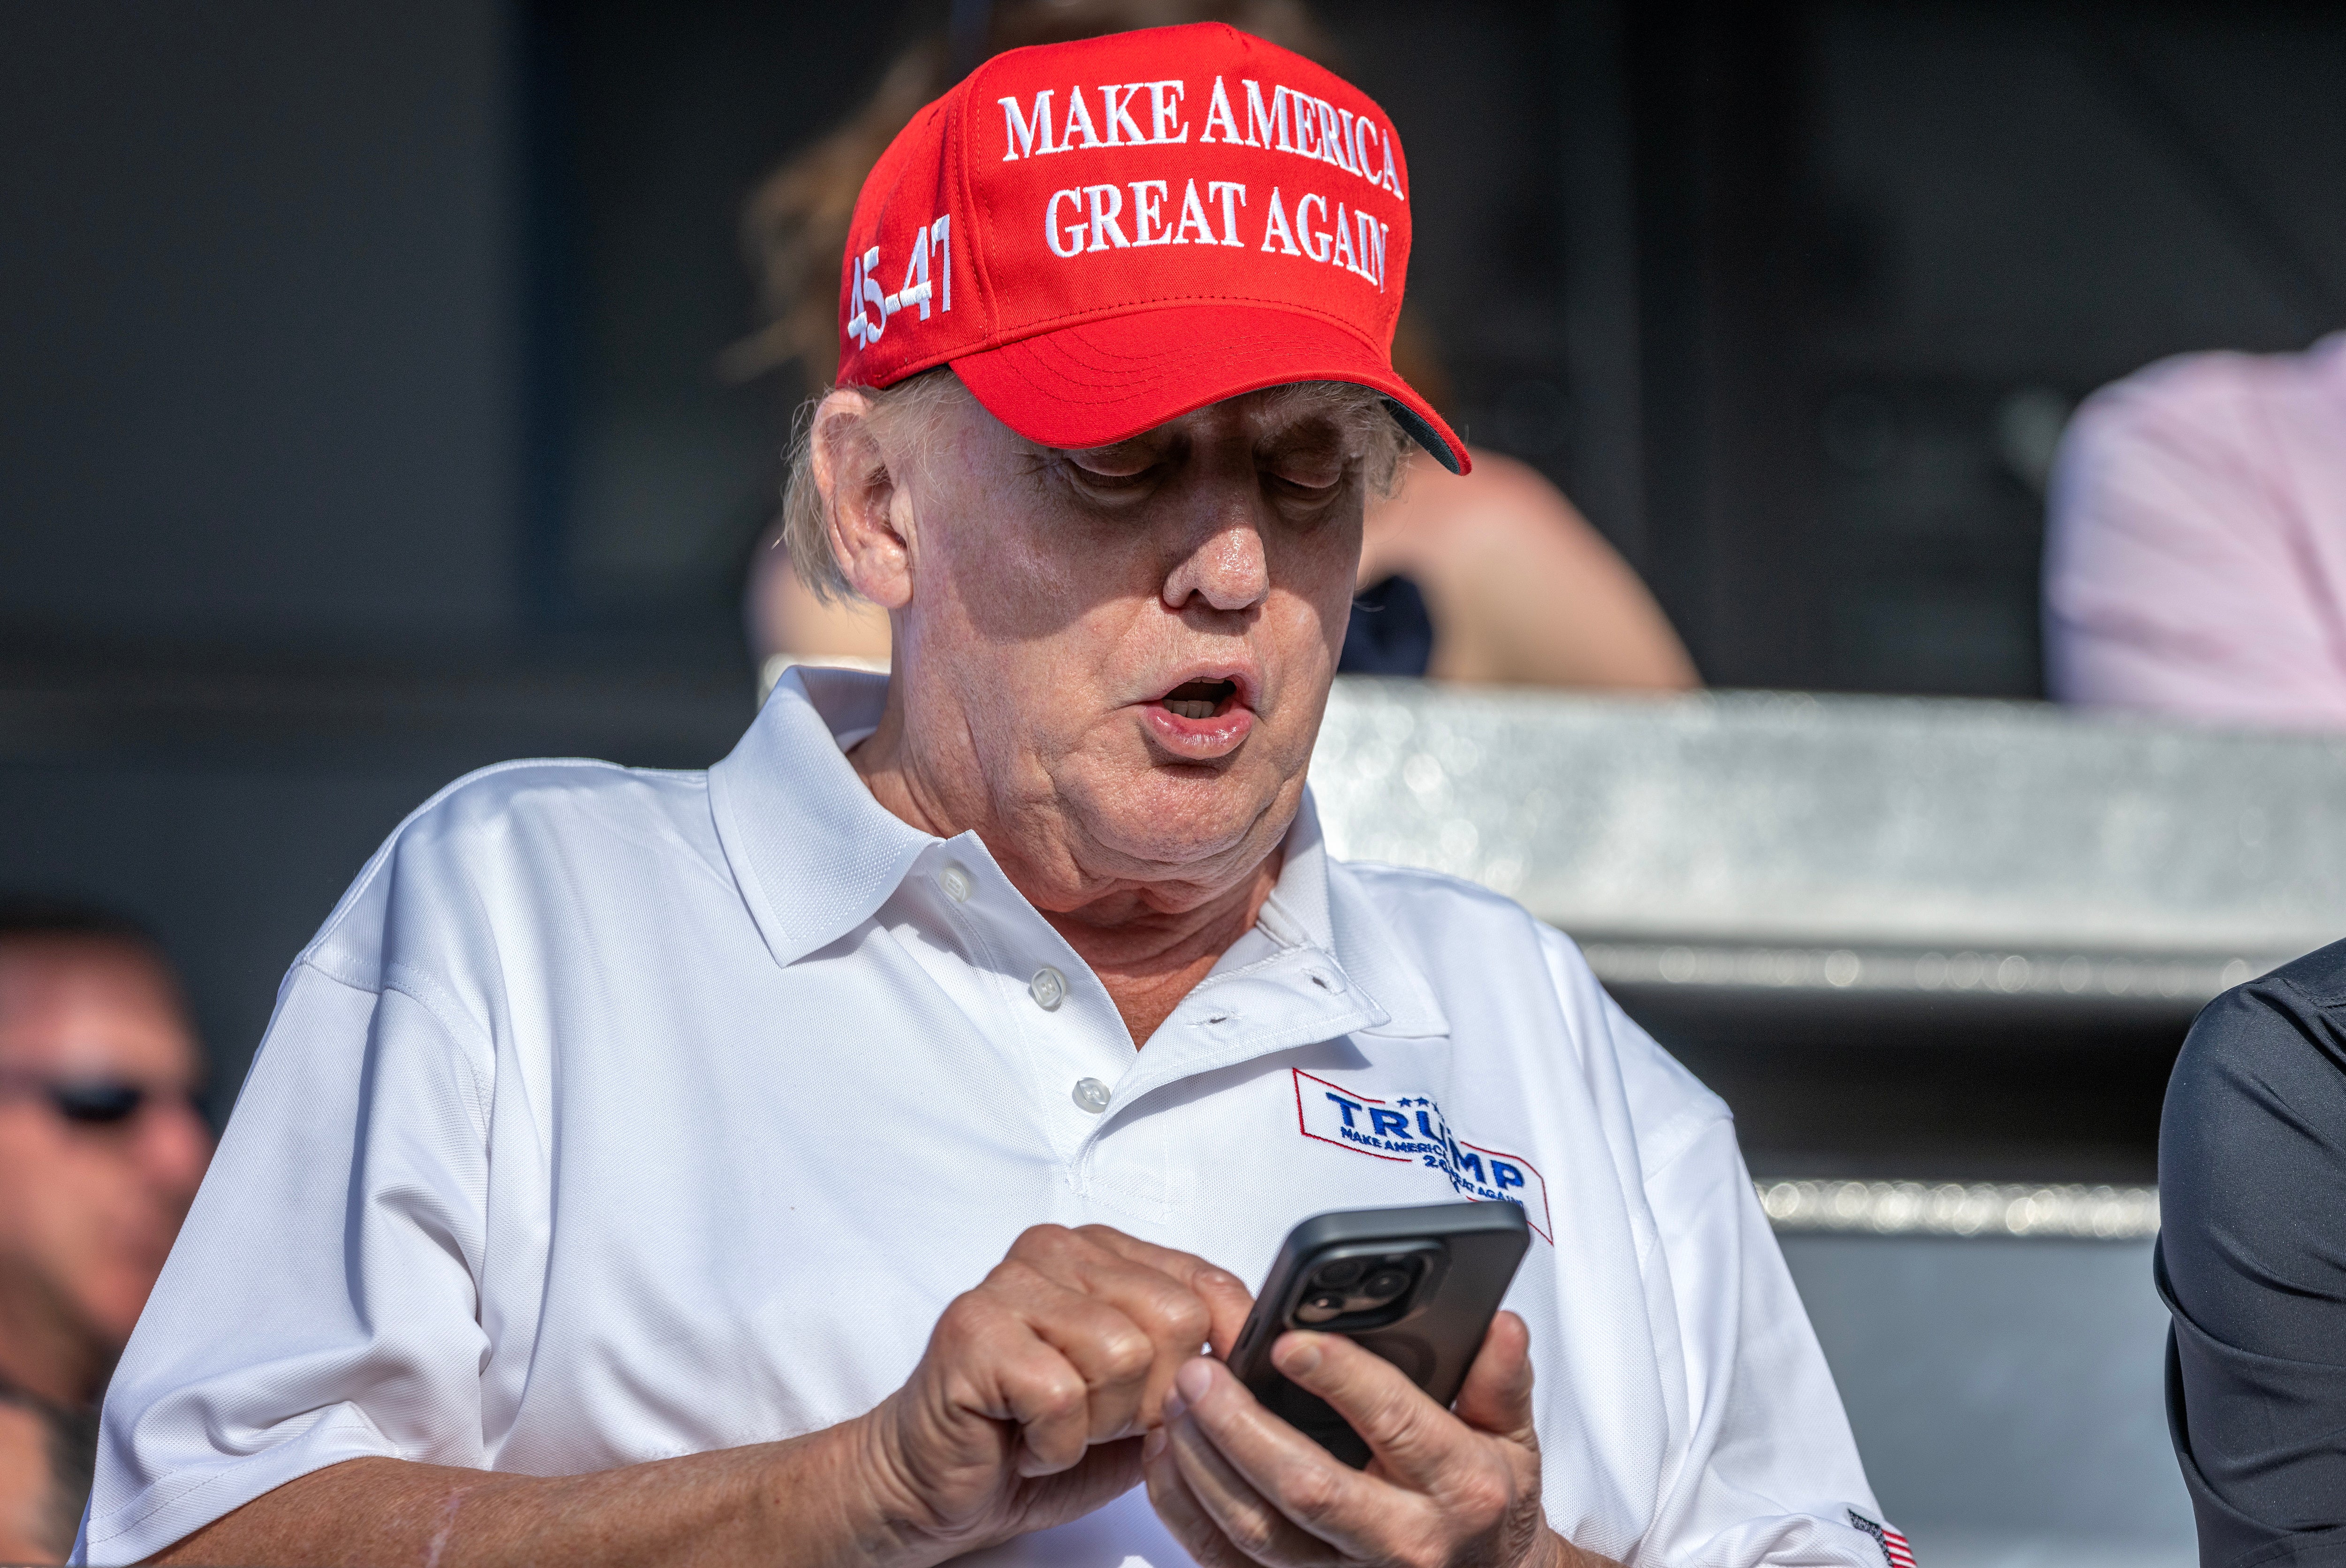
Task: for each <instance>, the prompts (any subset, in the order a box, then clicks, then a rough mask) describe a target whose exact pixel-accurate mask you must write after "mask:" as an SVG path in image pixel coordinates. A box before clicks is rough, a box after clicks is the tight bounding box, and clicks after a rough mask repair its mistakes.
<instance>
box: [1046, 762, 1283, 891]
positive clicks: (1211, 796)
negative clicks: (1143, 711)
mask: <svg viewBox="0 0 2346 1568" xmlns="http://www.w3.org/2000/svg"><path fill="white" fill-rule="evenodd" d="M1120 783H1121V785H1122V787H1121V788H1119V789H1115V790H1113V791H1104V792H1103V798H1102V799H1100V800H1099V801H1098V802H1097V806H1098V809H1096V810H1094V811H1090V812H1086V815H1087V816H1089V817H1090V818H1091V820H1092V822H1093V830H1094V833H1095V835H1096V837H1097V838H1099V839H1100V840H1102V841H1103V842H1105V843H1107V844H1108V845H1110V846H1111V847H1113V848H1114V849H1116V850H1118V851H1119V852H1121V853H1123V854H1125V855H1127V856H1129V857H1131V858H1132V859H1133V860H1138V861H1142V862H1144V863H1146V864H1148V865H1151V866H1159V867H1166V866H1174V867H1178V866H1188V865H1200V866H1202V865H1204V864H1207V863H1209V862H1211V861H1213V860H1218V859H1219V858H1221V857H1223V856H1227V855H1229V854H1230V853H1231V852H1232V851H1234V850H1241V849H1243V848H1245V847H1246V845H1247V843H1248V840H1249V839H1250V837H1252V836H1253V835H1255V834H1256V833H1257V832H1258V831H1259V830H1260V826H1261V824H1262V820H1263V815H1264V813H1265V812H1266V811H1267V810H1273V809H1278V807H1279V802H1280V795H1281V794H1282V792H1283V791H1282V790H1281V789H1280V783H1281V781H1280V780H1271V779H1263V778H1261V777H1260V774H1259V773H1258V772H1257V770H1255V769H1247V768H1243V767H1241V768H1233V769H1203V768H1199V767H1197V766H1195V765H1185V764H1179V763H1171V762H1157V763H1152V764H1150V765H1148V766H1147V767H1145V768H1144V769H1141V771H1140V772H1139V774H1138V776H1137V777H1134V778H1129V779H1125V780H1121V781H1120ZM1287 815H1288V812H1287V811H1285V810H1281V811H1280V821H1279V824H1278V826H1279V830H1280V831H1282V832H1283V831H1284V830H1286V824H1287ZM1275 841H1276V835H1273V836H1272V838H1271V839H1270V840H1269V841H1266V842H1264V843H1263V845H1262V850H1263V852H1264V853H1265V854H1268V853H1269V852H1270V846H1271V843H1272V842H1275Z"/></svg>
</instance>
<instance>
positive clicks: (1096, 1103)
mask: <svg viewBox="0 0 2346 1568" xmlns="http://www.w3.org/2000/svg"><path fill="white" fill-rule="evenodd" d="M1073 1097H1074V1099H1075V1102H1076V1109H1078V1110H1083V1111H1088V1112H1090V1113H1091V1114H1092V1115H1095V1116H1096V1115H1099V1114H1100V1113H1101V1112H1102V1111H1105V1110H1107V1103H1108V1102H1109V1101H1110V1100H1112V1099H1114V1098H1115V1097H1116V1091H1115V1090H1113V1089H1111V1088H1109V1087H1108V1086H1107V1084H1103V1083H1101V1082H1100V1081H1099V1080H1098V1079H1097V1078H1078V1079H1076V1092H1075V1095H1074V1096H1073Z"/></svg>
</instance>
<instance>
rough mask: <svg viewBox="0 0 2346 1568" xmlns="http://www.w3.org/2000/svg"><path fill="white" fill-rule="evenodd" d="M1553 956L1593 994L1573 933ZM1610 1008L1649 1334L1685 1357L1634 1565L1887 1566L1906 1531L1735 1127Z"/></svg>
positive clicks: (1606, 1002) (1669, 1377)
mask: <svg viewBox="0 0 2346 1568" xmlns="http://www.w3.org/2000/svg"><path fill="white" fill-rule="evenodd" d="M1550 960H1551V962H1552V963H1554V964H1555V965H1556V969H1557V983H1558V985H1559V986H1560V987H1563V988H1565V989H1567V990H1570V989H1573V988H1575V985H1576V983H1586V985H1587V986H1588V987H1589V988H1590V989H1592V990H1593V989H1594V988H1595V984H1596V982H1595V978H1594V976H1591V975H1588V973H1587V970H1586V964H1585V962H1583V961H1582V960H1581V958H1580V956H1579V954H1578V952H1577V950H1576V949H1573V948H1572V946H1571V943H1570V942H1568V941H1567V940H1566V939H1565V938H1563V937H1561V936H1558V937H1556V939H1555V940H1554V942H1552V943H1551V951H1550ZM1598 994H1599V995H1600V996H1602V993H1598ZM1599 1013H1600V1019H1601V1023H1600V1025H1599V1026H1600V1027H1601V1030H1602V1033H1603V1034H1604V1036H1605V1037H1606V1038H1607V1040H1608V1041H1609V1044H1610V1046H1611V1050H1610V1055H1611V1057H1612V1059H1613V1060H1614V1062H1615V1063H1616V1064H1617V1066H1618V1069H1619V1075H1620V1076H1619V1082H1620V1087H1621V1093H1622V1096H1623V1099H1624V1101H1625V1103H1626V1105H1627V1108H1628V1113H1629V1119H1630V1122H1631V1124H1632V1125H1633V1126H1634V1128H1635V1135H1636V1141H1637V1159H1636V1162H1635V1165H1634V1167H1633V1169H1634V1175H1633V1176H1631V1177H1630V1179H1634V1180H1636V1181H1637V1183H1638V1184H1639V1185H1640V1186H1641V1187H1642V1188H1643V1192H1644V1196H1645V1202H1646V1207H1647V1211H1648V1212H1649V1213H1650V1215H1651V1216H1652V1227H1651V1229H1650V1231H1648V1232H1647V1237H1648V1239H1647V1258H1646V1273H1647V1278H1648V1282H1649V1284H1648V1292H1647V1294H1648V1298H1649V1300H1650V1302H1651V1306H1650V1308H1649V1309H1650V1310H1651V1311H1652V1312H1653V1313H1654V1315H1655V1318H1656V1326H1655V1327H1656V1331H1655V1335H1654V1341H1655V1345H1656V1348H1657V1350H1658V1353H1659V1354H1661V1355H1663V1356H1665V1357H1675V1359H1676V1360H1677V1363H1678V1364H1677V1365H1676V1366H1675V1367H1666V1368H1665V1369H1663V1373H1664V1379H1663V1380H1664V1381H1665V1383H1668V1384H1673V1385H1676V1386H1678V1387H1679V1388H1682V1389H1683V1390H1684V1395H1683V1400H1684V1410H1685V1414H1684V1418H1683V1421H1682V1424H1681V1427H1680V1431H1681V1433H1682V1436H1681V1438H1680V1442H1679V1448H1678V1451H1677V1452H1675V1453H1674V1454H1673V1455H1672V1456H1671V1462H1670V1465H1669V1467H1668V1470H1667V1471H1666V1472H1665V1474H1664V1478H1663V1491H1662V1495H1661V1498H1660V1500H1659V1504H1658V1508H1657V1510H1656V1512H1655V1516H1654V1522H1653V1524H1652V1526H1651V1528H1650V1529H1648V1530H1647V1532H1646V1535H1645V1537H1644V1539H1643V1540H1641V1541H1640V1542H1639V1543H1638V1545H1637V1549H1636V1550H1635V1551H1634V1552H1633V1553H1631V1554H1630V1556H1629V1559H1628V1563H1629V1568H1661V1565H1668V1568H1763V1565H1765V1568H1828V1565H1830V1568H1892V1563H1894V1561H1895V1559H1894V1558H1893V1556H1892V1553H1891V1551H1890V1549H1889V1546H1888V1544H1887V1543H1889V1542H1891V1541H1897V1542H1898V1543H1899V1549H1900V1550H1901V1551H1902V1550H1903V1542H1902V1538H1900V1537H1899V1536H1898V1535H1897V1532H1896V1531H1895V1530H1894V1528H1892V1527H1891V1526H1889V1525H1888V1524H1887V1523H1886V1522H1884V1521H1883V1520H1882V1514H1881V1512H1880V1510H1879V1509H1878V1507H1877V1506H1876V1504H1875V1503H1874V1501H1873V1492H1872V1489H1871V1488H1870V1487H1869V1486H1868V1485H1867V1484H1866V1480H1865V1468H1864V1466H1863V1464H1862V1463H1861V1462H1860V1461H1859V1459H1858V1453H1857V1441H1856V1439H1855V1438H1854V1437H1853V1436H1852V1435H1851V1432H1850V1428H1849V1418H1848V1416H1847V1415H1846V1414H1845V1413H1844V1412H1843V1410H1842V1409H1841V1392H1840V1390H1838V1389H1836V1388H1834V1386H1833V1380H1832V1372H1831V1369H1829V1368H1828V1367H1827V1366H1826V1365H1825V1359H1824V1351H1823V1349H1821V1347H1820V1346H1819V1345H1818V1343H1817V1337H1816V1331H1815V1330H1814V1329H1811V1327H1810V1325H1809V1315H1808V1310H1807V1308H1804V1307H1803V1306H1802V1305H1801V1304H1800V1292H1799V1291H1798V1290H1797V1289H1796V1288H1794V1286H1793V1284H1792V1276H1791V1271H1790V1269H1788V1268H1786V1267H1785V1266H1784V1255H1783V1253H1782V1251H1781V1250H1780V1248H1779V1247H1777V1245H1776V1235H1775V1231H1774V1229H1773V1228H1772V1227H1770V1225H1769V1223H1768V1217H1767V1215H1766V1213H1765V1212H1764V1211H1762V1210H1761V1208H1760V1197H1759V1194H1758V1192H1757V1190H1756V1189H1755V1188H1754V1187H1753V1186H1752V1182H1751V1176H1750V1173H1749V1171H1748V1170H1747V1169H1745V1167H1744V1164H1743V1154H1742V1150H1741V1149H1740V1148H1739V1146H1738V1145H1737V1144H1736V1139H1735V1123H1734V1119H1733V1117H1732V1116H1731V1115H1729V1111H1728V1108H1727V1106H1726V1105H1725V1104H1724V1102H1722V1101H1721V1100H1720V1099H1719V1096H1718V1095H1714V1094H1712V1093H1711V1092H1710V1091H1709V1089H1706V1088H1705V1087H1703V1085H1702V1084H1701V1083H1700V1081H1699V1080H1698V1079H1697V1078H1696V1077H1695V1075H1694V1074H1691V1073H1689V1072H1688V1071H1687V1069H1686V1068H1685V1067H1684V1066H1683V1065H1681V1064H1679V1063H1678V1061H1677V1060H1675V1059H1674V1058H1673V1057H1671V1056H1670V1054H1668V1052H1666V1051H1664V1050H1663V1049H1662V1048H1661V1046H1660V1045H1659V1044H1656V1043H1655V1041H1654V1038H1653V1037H1652V1036H1651V1035H1649V1034H1647V1033H1646V1031H1645V1030H1644V1029H1643V1028H1641V1027H1640V1026H1639V1025H1638V1024H1637V1023H1636V1022H1635V1021H1634V1020H1632V1019H1631V1018H1630V1017H1629V1016H1628V1015H1627V1013H1624V1012H1622V1011H1621V1009H1620V1007H1619V1005H1618V1004H1617V1003H1615V1002H1614V1001H1613V1000H1612V999H1611V998H1610V997H1609V996H1602V1005H1601V1008H1600V1009H1599ZM1877 1532H1879V1533H1877Z"/></svg>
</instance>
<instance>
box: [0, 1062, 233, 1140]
mask: <svg viewBox="0 0 2346 1568" xmlns="http://www.w3.org/2000/svg"><path fill="white" fill-rule="evenodd" d="M0 1085H5V1086H8V1087H12V1088H16V1089H26V1090H32V1091H35V1092H37V1093H38V1094H39V1095H42V1097H44V1098H45V1099H46V1100H47V1101H48V1102H49V1105H50V1108H51V1109H53V1110H55V1111H56V1114H57V1115H60V1116H63V1117H64V1118H65V1119H66V1121H68V1122H74V1123H76V1124H78V1125H82V1126H87V1127H107V1126H114V1125H118V1124H120V1123H123V1122H127V1121H128V1120H129V1119H130V1118H131V1117H133V1116H135V1115H138V1112H139V1109H140V1107H142V1106H144V1105H147V1104H148V1101H150V1100H158V1099H160V1100H170V1099H174V1098H179V1099H183V1100H184V1101H185V1103H186V1104H187V1106H188V1108H189V1110H191V1111H194V1112H195V1113H196V1114H197V1115H202V1114H203V1096H202V1095H199V1094H197V1093H196V1092H195V1091H194V1090H192V1089H189V1090H184V1091H181V1092H180V1093H179V1095H172V1094H170V1093H169V1092H168V1091H160V1090H156V1089H152V1088H149V1087H148V1085H146V1084H140V1083H136V1082H134V1081H132V1080H131V1079H128V1078H52V1077H48V1076H46V1074H38V1073H9V1072H0Z"/></svg>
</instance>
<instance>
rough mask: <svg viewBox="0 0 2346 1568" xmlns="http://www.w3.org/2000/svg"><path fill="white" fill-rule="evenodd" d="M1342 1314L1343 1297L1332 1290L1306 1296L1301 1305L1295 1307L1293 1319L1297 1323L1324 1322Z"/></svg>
mask: <svg viewBox="0 0 2346 1568" xmlns="http://www.w3.org/2000/svg"><path fill="white" fill-rule="evenodd" d="M1343 1315H1344V1298H1342V1297H1341V1296H1339V1295H1336V1294H1335V1293H1334V1292H1332V1291H1323V1292H1321V1294H1319V1295H1317V1296H1311V1297H1307V1298H1305V1299H1304V1302H1303V1305H1302V1306H1301V1307H1298V1308H1296V1309H1295V1319H1296V1321H1297V1322H1299V1323H1325V1322H1327V1321H1328V1320H1329V1319H1333V1318H1341V1317H1342V1316H1343Z"/></svg>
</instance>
